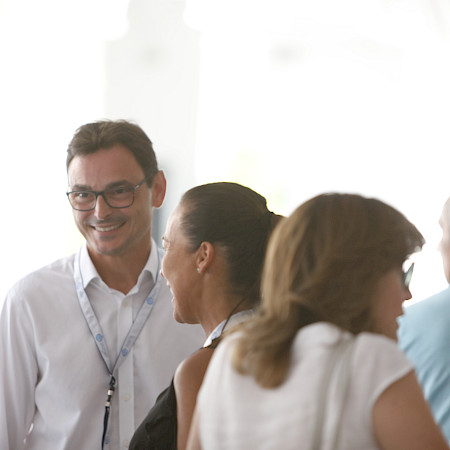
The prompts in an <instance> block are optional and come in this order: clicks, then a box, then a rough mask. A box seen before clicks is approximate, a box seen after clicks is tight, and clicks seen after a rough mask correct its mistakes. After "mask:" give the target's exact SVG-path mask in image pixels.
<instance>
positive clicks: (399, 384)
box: [372, 371, 449, 450]
mask: <svg viewBox="0 0 450 450" xmlns="http://www.w3.org/2000/svg"><path fill="white" fill-rule="evenodd" d="M372 423H373V429H374V433H375V436H376V439H377V441H378V444H379V445H380V447H381V448H382V449H396V450H403V449H405V450H415V449H417V450H422V449H424V448H432V449H435V450H438V449H439V450H441V449H442V450H444V449H447V450H448V448H449V447H448V445H447V443H446V442H445V439H444V436H443V435H442V432H441V431H440V429H439V428H438V426H437V425H436V423H435V422H434V419H433V416H432V414H431V410H430V408H429V406H428V404H427V402H426V401H425V398H424V396H423V393H422V390H421V388H420V386H419V383H418V382H417V379H416V376H415V374H414V372H412V371H411V372H409V373H408V374H407V375H405V376H404V377H402V378H400V379H399V380H397V381H396V382H394V383H393V384H391V385H390V386H389V387H388V388H387V389H386V390H385V391H384V392H383V393H382V394H381V395H380V397H379V398H378V399H377V401H376V402H375V405H374V407H373V411H372Z"/></svg>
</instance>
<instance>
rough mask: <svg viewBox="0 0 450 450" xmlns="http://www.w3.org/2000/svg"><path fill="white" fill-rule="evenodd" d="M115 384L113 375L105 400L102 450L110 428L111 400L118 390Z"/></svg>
mask: <svg viewBox="0 0 450 450" xmlns="http://www.w3.org/2000/svg"><path fill="white" fill-rule="evenodd" d="M115 384H116V379H115V378H114V376H111V381H110V382H109V389H108V394H107V396H106V402H105V415H104V417H103V435H102V450H103V448H104V446H105V438H106V430H107V429H108V421H109V411H110V409H111V400H112V396H113V394H114V391H115V390H116V386H115Z"/></svg>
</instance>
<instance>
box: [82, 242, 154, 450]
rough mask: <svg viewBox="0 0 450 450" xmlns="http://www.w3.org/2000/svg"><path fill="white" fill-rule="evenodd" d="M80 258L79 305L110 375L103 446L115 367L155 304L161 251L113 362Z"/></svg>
mask: <svg viewBox="0 0 450 450" xmlns="http://www.w3.org/2000/svg"><path fill="white" fill-rule="evenodd" d="M80 258H81V252H79V253H78V258H77V260H76V261H75V264H74V273H73V277H74V280H75V285H76V290H77V296H78V301H79V303H80V307H81V310H82V312H83V315H84V318H85V319H86V322H87V324H88V327H89V330H90V331H91V334H92V337H93V338H94V341H95V344H96V345H97V349H98V351H99V352H100V355H101V357H102V359H103V362H104V363H105V365H106V368H107V370H108V373H109V375H110V377H111V379H110V383H109V388H108V394H107V400H106V403H105V407H106V411H105V418H104V428H103V439H102V448H103V443H104V440H105V436H106V430H107V426H108V417H109V409H110V405H111V399H112V395H113V393H114V390H115V382H116V379H115V377H114V373H115V372H116V371H117V369H118V368H119V367H120V365H121V364H122V363H123V361H124V360H125V358H126V357H127V355H128V354H129V353H130V350H131V349H132V347H133V345H134V343H135V342H136V339H137V338H138V336H139V334H140V332H141V331H142V329H143V328H144V325H145V323H146V321H147V319H148V317H149V316H150V313H151V312H152V309H153V305H154V304H155V301H156V299H157V297H158V293H159V290H160V288H161V284H162V281H163V280H162V277H161V275H160V266H161V258H162V251H161V250H160V249H158V266H157V271H156V280H155V284H154V286H153V288H152V290H151V291H150V294H149V295H148V296H147V298H146V299H145V301H144V303H143V304H142V306H141V308H140V309H139V311H138V313H137V316H136V318H135V319H134V321H133V324H132V325H131V327H130V329H129V330H128V334H127V336H126V337H125V339H124V341H123V344H122V348H121V349H120V352H119V354H118V356H117V357H116V360H115V362H114V364H111V362H112V359H111V358H110V355H109V352H108V348H107V346H106V342H105V337H104V335H103V332H102V329H101V326H100V323H99V322H98V319H97V317H96V315H95V313H94V310H93V308H92V305H91V302H90V301H89V298H88V296H87V294H86V291H85V290H84V286H83V277H82V275H81V267H80Z"/></svg>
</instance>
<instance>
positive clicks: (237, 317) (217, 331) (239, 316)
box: [203, 309, 253, 347]
mask: <svg viewBox="0 0 450 450" xmlns="http://www.w3.org/2000/svg"><path fill="white" fill-rule="evenodd" d="M251 314H253V310H252V309H246V310H245V311H241V312H238V313H236V314H233V315H232V316H231V317H230V319H229V320H228V323H227V320H226V319H225V320H223V321H222V322H220V323H219V325H217V327H216V328H214V330H213V331H212V332H211V334H210V335H209V336H208V337H207V338H206V341H205V343H204V344H203V347H208V345H210V344H211V342H212V341H213V340H214V339H216V338H218V337H219V336H220V335H221V334H222V332H223V328H224V326H225V324H226V325H227V329H228V328H229V327H231V326H232V325H236V324H237V323H239V322H242V321H243V320H245V319H246V318H247V317H249V316H250V315H251Z"/></svg>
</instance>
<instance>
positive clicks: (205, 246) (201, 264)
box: [196, 241, 214, 275]
mask: <svg viewBox="0 0 450 450" xmlns="http://www.w3.org/2000/svg"><path fill="white" fill-rule="evenodd" d="M213 259H214V245H212V244H211V242H207V241H204V242H202V243H201V244H200V247H199V248H198V250H197V261H196V262H197V272H198V273H199V274H200V275H201V274H203V273H205V272H206V271H207V270H208V267H209V266H210V265H211V263H212V261H213Z"/></svg>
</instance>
